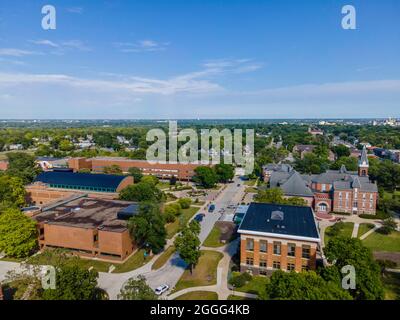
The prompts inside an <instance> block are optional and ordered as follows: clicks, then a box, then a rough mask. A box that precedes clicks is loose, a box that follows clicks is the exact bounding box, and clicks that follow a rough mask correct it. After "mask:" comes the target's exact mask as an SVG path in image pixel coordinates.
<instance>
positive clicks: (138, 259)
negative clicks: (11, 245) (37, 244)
mask: <svg viewBox="0 0 400 320" xmlns="http://www.w3.org/2000/svg"><path fill="white" fill-rule="evenodd" d="M60 252H62V251H60V250H47V251H45V252H44V253H42V254H38V255H36V256H34V257H31V258H29V259H28V261H27V262H28V263H29V264H37V265H56V264H57V263H58V261H60V256H59V253H60ZM64 252H67V251H64ZM67 259H70V260H71V261H72V259H74V260H75V261H76V263H77V264H78V265H80V266H81V267H83V268H85V269H89V268H91V267H93V268H94V269H95V270H96V271H98V272H108V270H109V268H110V266H111V265H114V266H115V270H114V271H113V272H114V273H122V272H128V271H132V270H135V269H137V268H139V267H141V266H143V265H144V264H145V263H147V262H148V261H150V259H151V258H150V257H147V258H144V250H142V249H140V250H138V251H137V252H135V253H134V254H133V255H132V256H131V257H130V258H129V259H128V260H127V261H126V262H124V263H122V264H118V263H112V262H105V261H99V260H93V259H83V258H78V257H74V258H72V257H71V258H67ZM67 261H68V260H67Z"/></svg>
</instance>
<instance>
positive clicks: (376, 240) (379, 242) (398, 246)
mask: <svg viewBox="0 0 400 320" xmlns="http://www.w3.org/2000/svg"><path fill="white" fill-rule="evenodd" d="M363 243H364V245H365V246H367V247H368V248H370V249H371V250H372V251H387V252H396V251H397V252H399V251H400V232H399V231H395V232H392V233H391V234H390V235H385V234H380V233H378V232H373V233H372V234H371V235H369V236H368V237H367V238H365V239H364V240H363Z"/></svg>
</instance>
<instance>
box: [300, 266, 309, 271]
mask: <svg viewBox="0 0 400 320" xmlns="http://www.w3.org/2000/svg"><path fill="white" fill-rule="evenodd" d="M308 270H310V268H309V267H308V266H301V271H308Z"/></svg>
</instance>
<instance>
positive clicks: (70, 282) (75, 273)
mask: <svg viewBox="0 0 400 320" xmlns="http://www.w3.org/2000/svg"><path fill="white" fill-rule="evenodd" d="M98 277H99V274H98V272H97V271H95V270H90V271H89V270H87V269H86V268H84V267H81V266H79V265H78V264H63V265H60V266H56V289H46V290H44V291H43V299H44V300H98V299H99V296H98V295H99V290H98V288H97V278H98Z"/></svg>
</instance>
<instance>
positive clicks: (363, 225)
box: [357, 223, 375, 238]
mask: <svg viewBox="0 0 400 320" xmlns="http://www.w3.org/2000/svg"><path fill="white" fill-rule="evenodd" d="M374 227H375V225H374V224H372V223H361V224H360V226H359V228H358V234H357V237H358V238H359V237H361V236H362V235H363V234H364V233H367V232H368V231H369V230H371V229H373V228H374Z"/></svg>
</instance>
